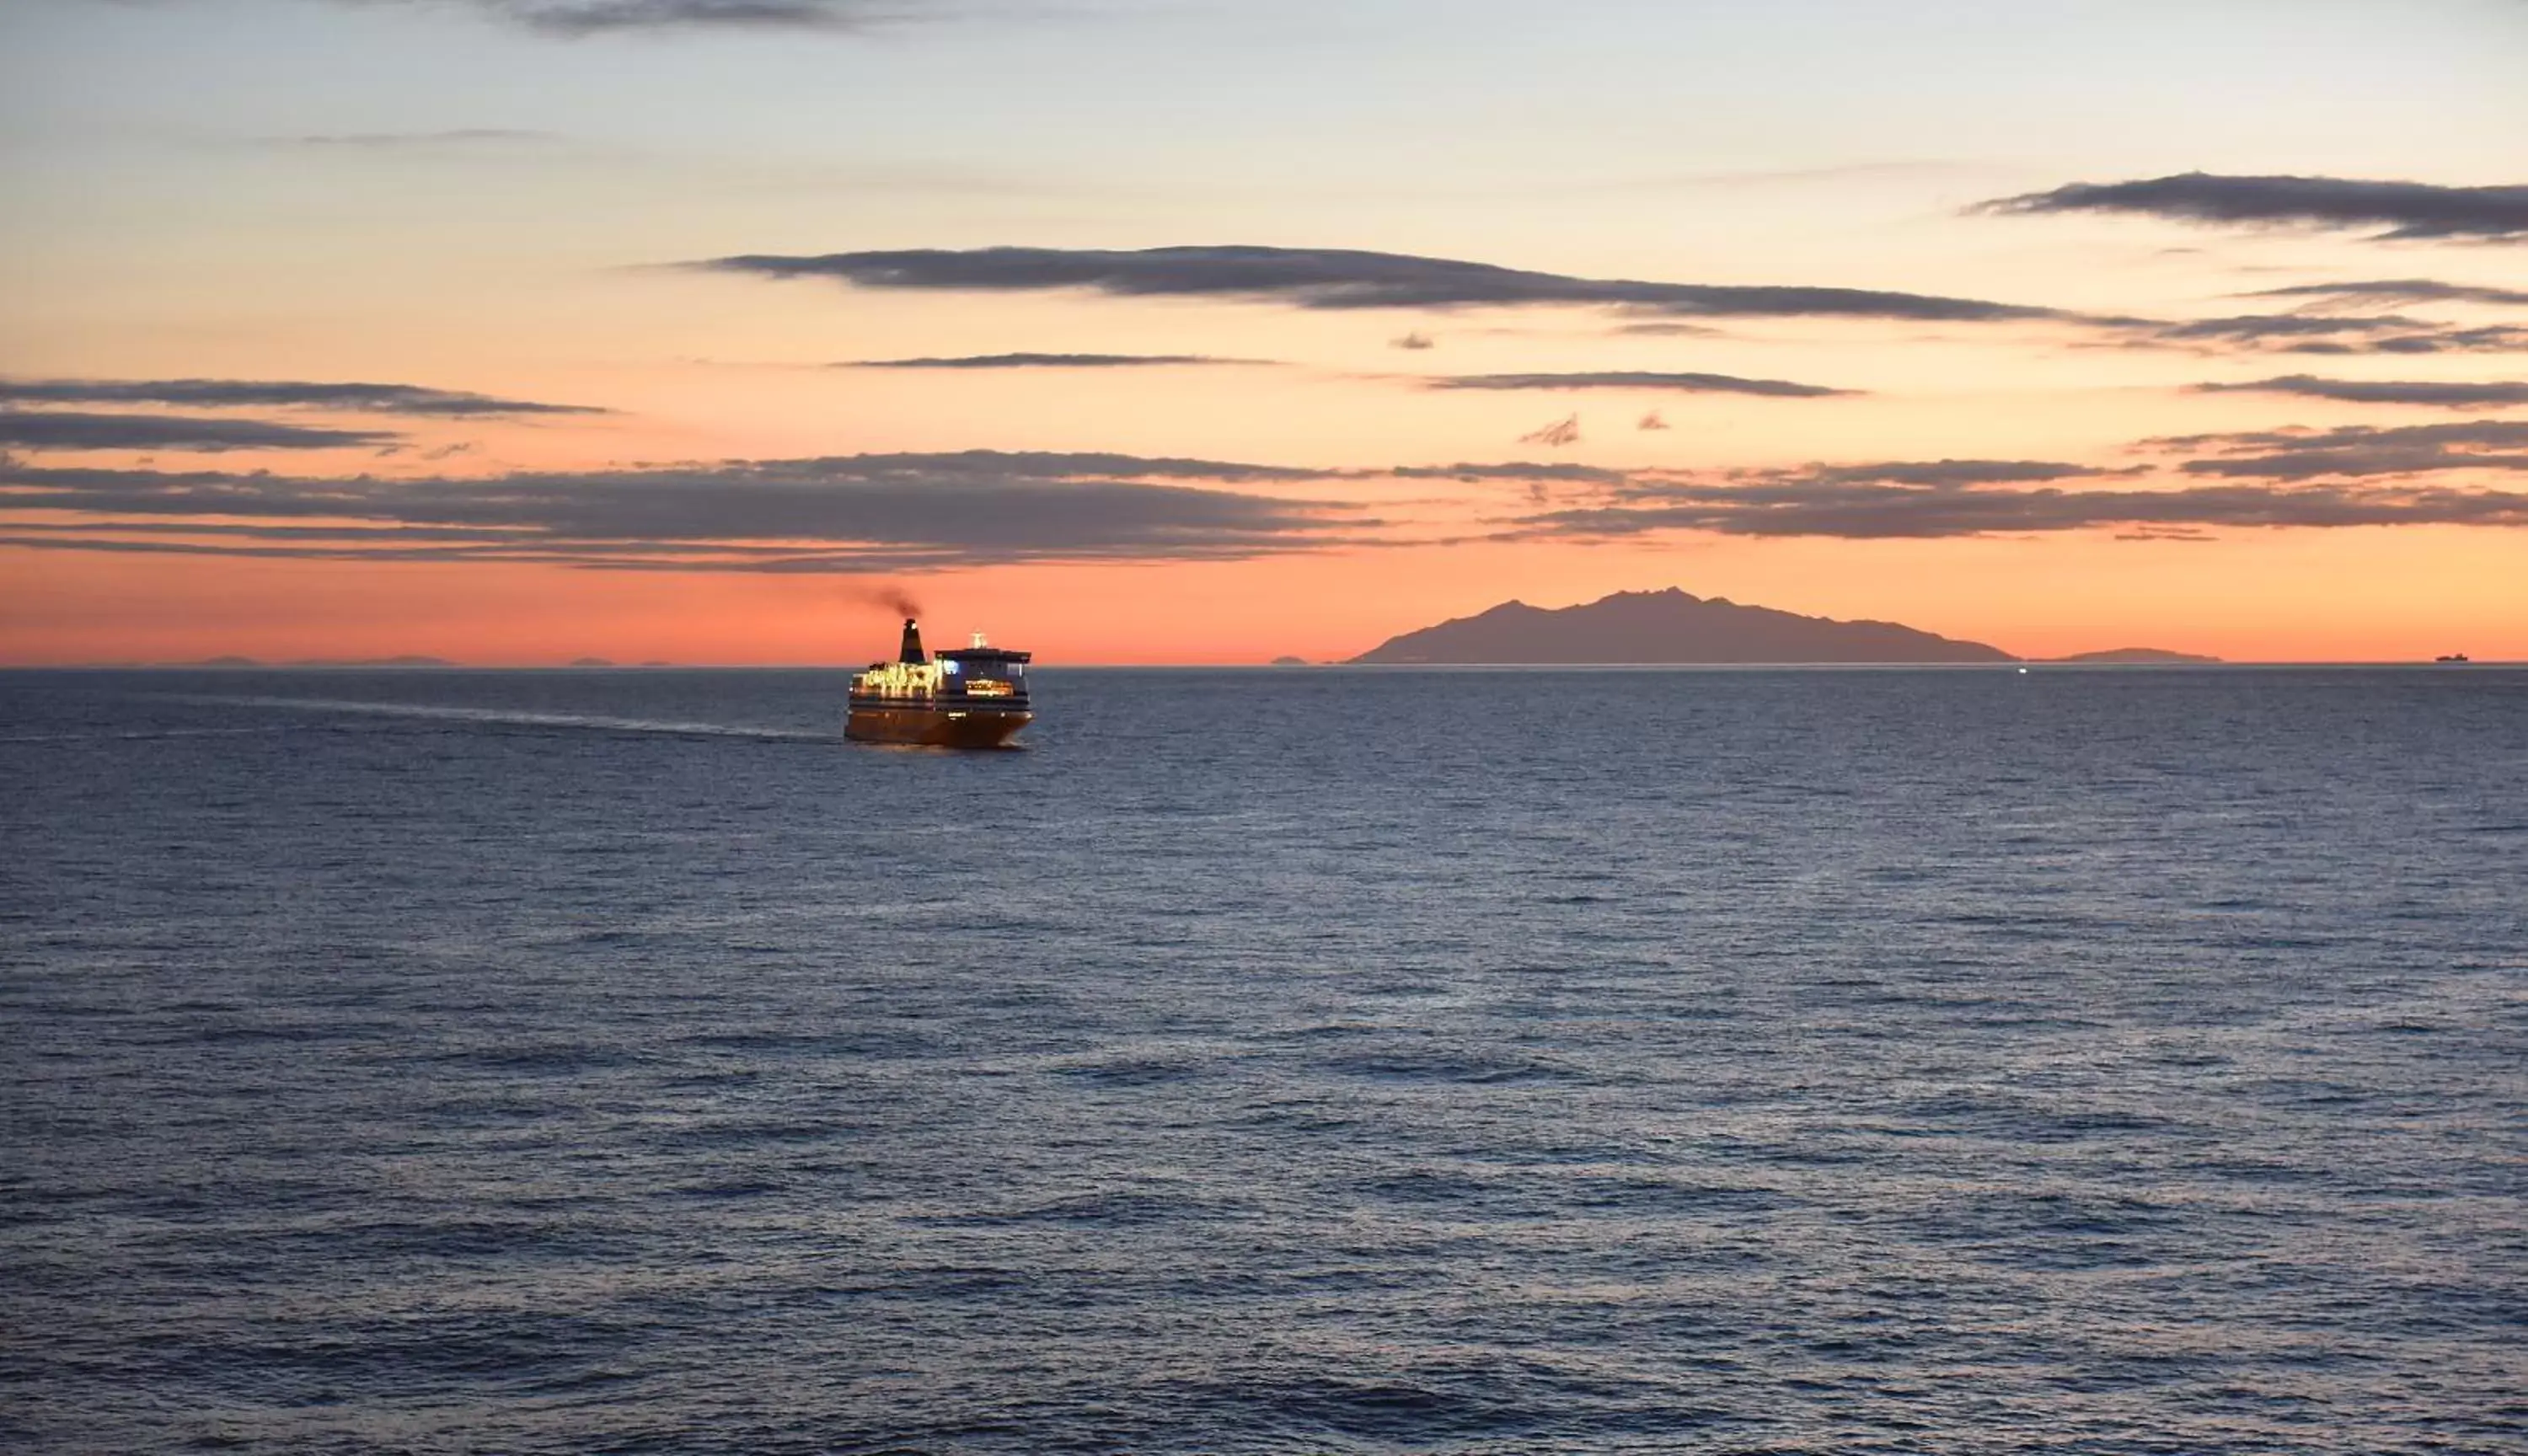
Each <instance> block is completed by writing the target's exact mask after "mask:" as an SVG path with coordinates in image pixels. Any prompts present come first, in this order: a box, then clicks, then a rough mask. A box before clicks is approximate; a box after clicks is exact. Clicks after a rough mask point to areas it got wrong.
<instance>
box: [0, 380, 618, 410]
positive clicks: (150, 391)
mask: <svg viewBox="0 0 2528 1456" xmlns="http://www.w3.org/2000/svg"><path fill="white" fill-rule="evenodd" d="M0 402H21V403H49V404H174V405H182V406H185V407H189V408H194V409H223V408H272V407H303V408H308V409H330V410H340V411H344V412H347V413H365V414H400V415H444V416H450V417H456V418H468V417H474V416H491V415H594V414H605V413H606V412H607V411H606V410H602V409H596V408H593V407H590V406H588V405H581V404H541V403H538V402H536V401H534V400H531V399H500V398H495V397H494V396H492V395H489V394H475V393H469V392H466V391H464V390H432V389H425V388H423V387H422V386H420V385H377V384H353V383H333V384H316V383H309V382H306V381H299V380H240V379H139V380H115V379H37V380H13V379H0Z"/></svg>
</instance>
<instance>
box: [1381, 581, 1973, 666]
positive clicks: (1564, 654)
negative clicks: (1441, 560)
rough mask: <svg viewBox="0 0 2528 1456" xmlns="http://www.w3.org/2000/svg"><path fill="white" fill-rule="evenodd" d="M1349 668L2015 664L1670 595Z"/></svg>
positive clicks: (1917, 634) (1487, 624)
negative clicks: (1406, 664)
mask: <svg viewBox="0 0 2528 1456" xmlns="http://www.w3.org/2000/svg"><path fill="white" fill-rule="evenodd" d="M1352 660H1353V661H1354V662H1394V663H1401V662H1458V663H1478V662H1554V663H1696V662H2012V661H2016V660H2018V659H2017V658H2015V657H2013V656H2012V655H2011V654H2010V653H2008V652H2005V651H2003V650H2001V649H1999V648H1993V647H1986V646H1984V645H1983V644H1982V643H1979V642H1959V641H1957V640H1956V639H1954V638H1947V637H1939V636H1935V635H1933V634H1931V633H1928V632H1921V631H1917V630H1916V629H1914V628H1912V627H1904V626H1899V625H1897V624H1896V623H1894V622H1838V621H1835V620H1833V619H1832V618H1829V617H1803V616H1800V615H1799V614H1797V613H1795V612H1786V611H1775V610H1773V609H1772V608H1770V607H1764V606H1741V605H1739V604H1738V603H1736V602H1734V601H1730V600H1728V599H1726V598H1719V597H1714V598H1711V599H1709V600H1706V599H1705V598H1700V597H1693V596H1689V595H1687V594H1686V593H1684V592H1680V591H1678V590H1677V589H1675V588H1673V587H1671V588H1669V589H1668V590H1666V591H1664V592H1618V593H1616V594H1615V595H1614V596H1612V597H1606V598H1600V599H1598V600H1596V601H1592V602H1590V603H1588V604H1587V605H1585V606H1566V607H1563V608H1561V609H1559V610H1547V609H1546V608H1544V607H1536V606H1529V605H1528V604H1527V603H1525V602H1523V601H1504V602H1502V603H1501V605H1499V606H1496V607H1494V608H1493V609H1492V610H1490V611H1487V612H1484V613H1482V614H1481V615H1478V616H1472V617H1459V618H1456V619H1455V620H1453V621H1447V622H1442V623H1441V624H1440V625H1439V626H1437V627H1425V628H1423V629H1422V630H1421V631H1419V632H1407V633H1405V634H1404V635H1403V636H1401V637H1395V638H1390V639H1388V640H1387V641H1386V642H1384V643H1381V644H1379V645H1378V646H1377V647H1375V648H1372V649H1370V650H1368V651H1366V652H1363V653H1361V654H1360V655H1359V656H1357V657H1354V658H1353V659H1352Z"/></svg>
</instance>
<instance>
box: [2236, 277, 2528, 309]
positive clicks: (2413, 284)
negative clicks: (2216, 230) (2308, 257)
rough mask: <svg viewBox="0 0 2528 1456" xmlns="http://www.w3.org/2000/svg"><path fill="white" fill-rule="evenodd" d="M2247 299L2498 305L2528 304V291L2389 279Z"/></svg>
mask: <svg viewBox="0 0 2528 1456" xmlns="http://www.w3.org/2000/svg"><path fill="white" fill-rule="evenodd" d="M2240 296H2241V297H2247V298H2313V299H2319V300H2322V301H2327V302H2333V303H2339V304H2351V305H2355V306H2359V305H2365V304H2384V305H2388V306H2391V307H2393V306H2396V305H2398V304H2405V303H2494V304H2528V292H2523V291H2521V290H2520V289H2517V288H2496V287H2490V286H2485V285H2483V284H2449V283H2442V282H2440V281H2439V280H2437V279H2429V278H2387V279H2371V280H2367V281H2362V282H2354V283H2342V284H2297V285H2294V286H2291V287H2288V288H2264V289H2261V290H2259V291H2257V292H2253V293H2246V294H2241V295H2240Z"/></svg>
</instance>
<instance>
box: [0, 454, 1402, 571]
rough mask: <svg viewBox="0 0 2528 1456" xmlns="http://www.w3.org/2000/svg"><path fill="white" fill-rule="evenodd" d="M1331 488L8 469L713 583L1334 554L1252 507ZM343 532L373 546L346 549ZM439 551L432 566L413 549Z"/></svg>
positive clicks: (1360, 522)
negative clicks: (636, 564)
mask: <svg viewBox="0 0 2528 1456" xmlns="http://www.w3.org/2000/svg"><path fill="white" fill-rule="evenodd" d="M0 418H5V416H0ZM1320 478H1323V477H1322V473H1320V472H1309V471H1303V470H1292V469H1286V468H1282V467H1276V466H1268V465H1248V464H1240V463H1238V462H1230V461H1202V460H1186V459H1174V458H1157V459H1145V458H1137V457H1133V456H1129V455H1114V454H1102V453H1080V454H1053V453H1040V454H1007V453H1001V452H996V451H982V450H977V451H964V452H956V453H947V454H887V455H853V456H838V457H831V458H822V459H805V460H769V461H728V462H720V463H716V464H708V465H695V466H678V467H660V468H645V469H630V470H614V471H591V472H584V473H528V472H521V473H512V474H508V475H500V476H493V477H489V478H484V479H470V480H469V479H453V478H445V477H441V478H422V479H382V478H377V477H371V476H358V477H351V478H320V477H292V476H280V475H269V474H262V473H253V474H243V473H234V472H223V471H181V472H170V471H154V470H109V469H52V468H37V467H33V466H29V465H27V464H26V463H25V462H23V461H14V460H7V459H5V458H4V457H0V515H16V514H18V513H23V512H46V513H51V512H78V513H82V514H86V515H91V516H97V517H104V518H110V519H115V520H127V521H133V520H136V521H151V520H156V521H166V522H184V523H200V524H208V523H212V522H229V523H236V522H250V523H254V524H252V525H250V526H248V527H246V528H244V530H245V531H247V532H248V533H251V534H252V535H254V536H258V537H262V536H269V535H273V534H281V533H286V537H285V539H289V540H294V541H299V542H302V543H303V542H304V540H305V538H306V537H307V536H308V535H309V534H311V532H315V531H316V528H314V527H313V525H312V523H315V522H320V521H321V522H324V523H326V526H325V527H324V528H323V529H322V531H321V532H318V533H317V534H324V535H327V536H345V537H348V536H356V534H357V533H358V532H359V531H362V530H365V531H370V532H403V531H425V532H431V533H436V534H435V535H433V536H431V537H429V538H417V537H413V536H402V537H400V538H398V539H397V540H398V541H399V543H401V544H400V545H398V546H397V549H398V551H400V552H401V553H402V554H405V555H410V554H411V553H412V551H414V550H420V549H427V550H429V551H430V552H432V553H433V554H434V556H435V557H436V558H440V559H453V558H455V557H457V556H476V557H486V558H490V557H498V558H500V559H512V560H523V559H534V560H539V561H550V562H558V563H565V564H578V565H591V566H604V565H619V564H622V563H623V561H624V560H626V559H627V558H655V560H656V561H657V562H659V563H675V562H681V563H683V564H684V566H685V567H686V568H687V569H697V570H767V569H774V568H772V567H770V566H768V565H766V564H765V563H767V562H771V561H776V560H778V561H796V560H804V559H814V560H816V562H818V563H820V565H819V566H818V568H817V569H825V570H842V569H868V570H893V569H912V565H911V564H910V563H922V564H926V565H928V566H933V567H944V566H974V565H987V564H994V563H1000V562H1014V561H1040V560H1105V559H1139V560H1192V559H1219V558H1225V557H1237V556H1247V555H1256V554H1261V553H1265V552H1271V551H1282V550H1292V549H1299V548H1303V547H1313V546H1326V545H1331V544H1334V543H1336V542H1338V541H1340V540H1342V539H1343V537H1342V533H1343V532H1344V531H1349V530H1356V529H1360V528H1364V527H1368V526H1372V525H1375V524H1376V522H1375V521H1373V520H1370V519H1368V518H1366V517H1364V516H1363V515H1362V513H1361V510H1360V508H1359V507H1358V506H1356V505H1352V504H1349V503H1347V502H1343V501H1335V500H1307V499H1288V498H1282V497H1278V496H1272V495H1265V494H1256V493H1255V492H1253V491H1252V490H1240V489H1236V488H1237V487H1238V486H1249V487H1251V486H1254V485H1258V484H1266V483H1280V482H1291V481H1304V480H1309V479H1320ZM334 523H342V524H344V525H347V526H349V527H352V528H354V529H353V530H352V531H350V532H342V533H338V532H335V531H333V530H332V526H333V525H334ZM222 529H223V530H224V531H225V530H228V529H229V528H228V527H223V528H222ZM94 530H95V531H96V532H97V533H101V534H105V535H109V536H110V535H111V534H112V529H111V528H109V527H105V526H98V527H96V528H94ZM450 533H454V534H453V535H451V534H450ZM190 534H196V535H198V534H201V533H199V532H193V533H190ZM423 539H427V540H428V541H429V542H430V545H429V546H426V547H423V546H409V544H410V543H412V542H415V541H417V540H423ZM378 544H379V543H378V542H377V541H375V540H372V541H370V542H368V543H367V544H365V545H364V546H356V547H336V548H331V549H336V550H338V551H343V550H363V549H369V548H373V547H375V546H377V545H378ZM169 548H174V547H169ZM292 549H296V550H299V551H301V552H314V551H317V550H319V549H320V548H319V547H316V546H305V545H300V546H295V547H292ZM855 563H857V567H855ZM786 569H805V568H799V567H795V566H794V567H791V568H786Z"/></svg>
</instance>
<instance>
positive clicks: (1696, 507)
mask: <svg viewBox="0 0 2528 1456" xmlns="http://www.w3.org/2000/svg"><path fill="white" fill-rule="evenodd" d="M2111 474H2131V472H2109V471H2104V470H2101V469H2099V468H2097V467H2094V466H2083V465H2075V464H2069V463H2061V462H2046V461H2024V460H2023V461H2008V460H1939V461H1911V462H1909V461H1895V462H1885V463H1878V464H1864V465H1839V466H1812V467H1808V468H1806V469H1802V470H1793V471H1748V472H1730V473H1726V474H1721V475H1712V476H1694V475H1684V476H1667V477H1658V476H1653V477H1636V478H1634V479H1632V480H1629V481H1627V482H1626V483H1625V484H1624V485H1623V486H1621V487H1619V488H1617V489H1615V490H1613V491H1610V492H1607V493H1606V494H1605V495H1604V497H1603V498H1602V499H1601V500H1600V501H1599V502H1597V503H1594V504H1587V505H1579V506H1571V507H1565V508H1561V509H1556V510H1549V511H1540V512H1536V513H1533V514H1530V515H1526V516H1522V517H1519V518H1516V519H1515V520H1514V521H1512V522H1511V523H1510V529H1509V531H1508V532H1507V533H1505V534H1506V535H1507V537H1508V538H1510V539H1514V540H1525V539H1538V538H1555V539H1576V540H1606V539H1616V538H1624V537H1636V536H1643V535H1649V534H1655V533H1661V532H1677V531H1689V532H1710V533H1714V534H1718V535H1724V536H1762V537H1835V538H1842V539H1846V540H1863V541H1873V540H1924V539H1937V538H1949V537H1973V536H1991V535H2025V534H2031V533H2048V532H2060V531H2085V530H2100V529H2113V528H2125V531H2124V534H2125V535H2127V536H2129V537H2132V538H2133V539H2166V538H2168V537H2170V536H2171V535H2172V534H2173V535H2178V536H2186V535H2191V534H2197V533H2200V532H2201V531H2204V530H2209V529H2218V528H2225V527H2227V528H2251V527H2252V528H2274V527H2345V526H2393V525H2422V524H2438V525H2468V526H2486V527H2521V526H2528V493H2521V492H2505V491H2492V490H2474V491H2469V490H2452V489H2448V488H2441V487H2425V486H2411V485H2394V486H2380V485H2347V486H2337V487H2321V488H2310V487H2305V486H2291V487H2285V486H2280V485H2275V484H2270V483H2264V484H2253V485H2235V484H2233V485H2219V486H2184V487H2179V488H2175V489H2131V488H2123V487H2104V488H2102V487H2097V486H2082V487H2080V488H2077V489H2067V488H2065V487H2063V486H2062V485H2059V484H2055V483H2056V482H2060V481H2064V480H2080V479H2090V478H2096V477H2101V476H2107V475H2111Z"/></svg>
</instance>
